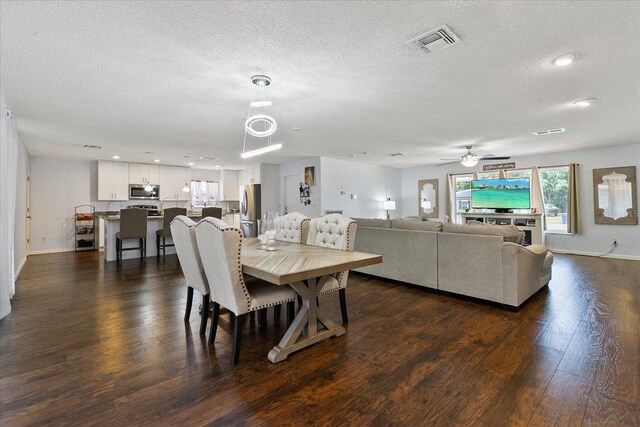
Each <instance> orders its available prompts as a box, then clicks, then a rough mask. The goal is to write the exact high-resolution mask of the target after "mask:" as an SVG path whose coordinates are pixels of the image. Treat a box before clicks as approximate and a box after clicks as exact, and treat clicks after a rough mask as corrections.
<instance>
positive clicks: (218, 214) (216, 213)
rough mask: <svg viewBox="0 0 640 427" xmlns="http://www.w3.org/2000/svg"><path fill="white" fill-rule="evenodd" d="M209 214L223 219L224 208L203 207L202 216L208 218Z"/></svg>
mask: <svg viewBox="0 0 640 427" xmlns="http://www.w3.org/2000/svg"><path fill="white" fill-rule="evenodd" d="M208 216H210V217H213V218H218V219H222V208H215V207H209V208H202V218H206V217H208Z"/></svg>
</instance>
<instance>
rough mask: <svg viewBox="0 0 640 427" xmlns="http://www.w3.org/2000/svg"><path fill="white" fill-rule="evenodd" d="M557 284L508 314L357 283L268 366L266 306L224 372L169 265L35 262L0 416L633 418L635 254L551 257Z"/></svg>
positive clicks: (638, 277)
mask: <svg viewBox="0 0 640 427" xmlns="http://www.w3.org/2000/svg"><path fill="white" fill-rule="evenodd" d="M553 275H554V278H553V280H552V282H551V285H550V288H549V290H548V291H544V292H542V293H541V294H539V295H538V296H537V297H535V298H534V299H533V300H532V301H530V302H529V304H528V305H526V306H525V307H524V308H523V309H522V310H520V311H519V312H517V313H513V312H508V311H503V310H501V309H498V308H494V307H491V306H487V305H483V304H479V303H475V302H469V301H462V300H459V299H456V298H452V297H446V296H441V295H436V294H433V293H429V292H426V291H424V290H422V289H419V288H416V287H410V286H405V285H402V284H398V283H390V282H387V281H384V280H379V279H375V278H372V277H368V276H363V275H355V274H354V275H352V276H350V282H349V288H348V289H347V298H348V303H349V324H348V326H347V334H346V335H344V336H342V337H339V338H334V339H329V340H327V341H325V342H322V343H320V344H318V345H316V346H314V347H312V348H308V349H305V350H303V351H301V352H299V353H296V354H293V355H292V356H290V357H289V359H288V360H287V361H285V362H282V363H279V364H276V365H273V364H271V363H270V362H269V361H268V360H267V353H268V352H269V350H270V349H271V347H272V346H273V345H274V343H275V342H276V341H277V340H278V339H279V337H280V336H281V335H282V334H283V333H284V331H285V321H284V310H283V313H282V316H283V318H282V321H281V322H280V326H279V327H274V325H273V319H272V316H273V315H272V313H269V327H268V330H267V332H260V331H258V328H257V324H256V323H251V324H250V325H249V326H248V327H247V328H246V329H245V335H244V337H243V342H242V345H243V347H242V352H241V356H240V364H238V365H237V366H232V365H231V363H230V352H231V336H230V335H229V331H230V325H229V322H228V314H224V315H222V317H221V322H220V328H222V329H223V330H220V331H219V332H218V334H217V338H216V342H215V345H214V346H211V347H209V346H208V345H207V342H206V339H205V338H204V337H200V336H199V335H198V322H199V315H198V310H197V309H195V307H197V304H199V297H200V295H198V294H197V292H196V299H195V302H194V310H193V311H192V315H191V321H190V323H189V324H185V323H184V321H183V319H182V318H183V313H184V306H185V298H186V289H185V287H184V286H183V280H182V274H181V272H180V269H179V266H178V264H177V260H176V258H175V257H174V256H167V259H166V262H163V261H159V262H158V261H156V260H155V259H149V260H148V261H147V262H146V263H145V264H144V265H141V264H140V262H139V261H136V260H128V261H125V262H123V265H122V266H121V267H117V266H116V265H115V263H104V262H103V261H102V259H101V258H100V256H99V255H98V254H95V253H80V254H74V253H63V254H52V255H37V256H31V257H29V260H28V262H27V264H26V266H25V268H24V271H23V272H22V274H21V276H20V280H19V281H18V283H17V289H18V293H17V294H16V296H15V298H14V299H13V301H12V306H13V312H12V314H10V315H9V316H8V317H7V318H5V319H3V320H2V321H0V334H1V337H0V424H1V425H3V426H12V425H42V424H57V425H93V424H97V425H137V424H144V423H150V424H159V425H174V426H183V425H203V424H213V425H332V426H338V425H411V426H415V425H451V424H476V425H486V426H496V425H530V426H537V425H580V424H585V425H603V424H606V425H636V426H637V425H638V424H639V423H640V419H639V417H640V410H639V408H640V392H639V388H640V386H639V382H640V376H639V372H638V371H639V365H640V360H639V353H640V335H639V333H640V262H637V261H624V260H614V259H602V258H592V257H580V256H568V255H564V256H563V255H557V256H556V259H555V264H554V271H553ZM321 304H322V305H323V306H326V307H328V308H330V310H331V315H332V317H333V318H334V319H336V320H339V319H340V310H339V304H338V298H337V295H329V296H327V297H325V298H322V299H321Z"/></svg>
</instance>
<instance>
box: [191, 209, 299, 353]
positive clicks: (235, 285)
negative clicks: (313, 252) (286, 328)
mask: <svg viewBox="0 0 640 427" xmlns="http://www.w3.org/2000/svg"><path fill="white" fill-rule="evenodd" d="M195 230H196V241H197V244H198V251H199V252H200V259H201V260H202V266H203V268H204V272H205V275H206V277H207V280H208V282H209V285H210V287H211V288H210V289H211V295H212V301H213V318H212V320H211V330H210V331H209V343H213V342H214V341H215V338H216V331H217V328H218V318H219V316H220V305H222V306H224V307H225V308H226V309H227V310H229V312H230V313H231V315H232V316H231V317H232V320H233V351H232V358H231V361H232V363H233V364H234V365H235V364H236V363H238V360H239V356H240V341H241V336H242V327H243V325H244V323H245V319H246V317H247V316H246V315H247V314H248V313H250V312H253V311H257V310H261V309H263V308H268V307H271V306H276V305H280V304H284V303H291V302H293V301H294V300H295V298H296V293H295V292H294V291H293V289H291V288H290V287H289V286H277V285H273V284H271V283H267V282H264V281H262V280H259V279H254V280H247V279H248V277H245V276H244V274H243V273H242V261H241V255H242V239H243V236H242V231H241V230H240V229H239V228H237V227H231V226H229V225H227V224H226V223H225V222H224V221H222V220H220V219H217V218H211V217H206V218H202V220H200V222H198V224H197V225H196V227H195Z"/></svg>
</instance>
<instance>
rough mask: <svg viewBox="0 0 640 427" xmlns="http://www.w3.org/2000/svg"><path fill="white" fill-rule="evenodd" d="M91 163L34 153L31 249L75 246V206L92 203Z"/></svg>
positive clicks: (42, 249) (40, 250) (32, 161)
mask: <svg viewBox="0 0 640 427" xmlns="http://www.w3.org/2000/svg"><path fill="white" fill-rule="evenodd" d="M92 163H93V164H95V163H96V162H91V161H88V160H86V161H80V160H65V159H54V158H48V157H31V159H30V171H31V193H30V196H31V197H30V198H31V244H30V252H31V253H42V252H49V251H64V250H74V248H75V245H74V238H75V235H74V228H73V225H74V208H75V206H76V205H81V204H90V203H91V193H92V191H91V190H92V188H93V186H92V185H91V182H92V179H91V178H92V174H91V170H92ZM94 180H95V178H94ZM96 192H97V190H96ZM94 194H95V193H94Z"/></svg>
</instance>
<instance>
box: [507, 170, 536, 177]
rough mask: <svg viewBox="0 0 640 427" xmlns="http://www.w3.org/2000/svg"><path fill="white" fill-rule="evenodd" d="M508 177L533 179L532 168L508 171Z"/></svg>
mask: <svg viewBox="0 0 640 427" xmlns="http://www.w3.org/2000/svg"><path fill="white" fill-rule="evenodd" d="M507 178H529V179H531V169H513V170H509V171H507Z"/></svg>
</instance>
